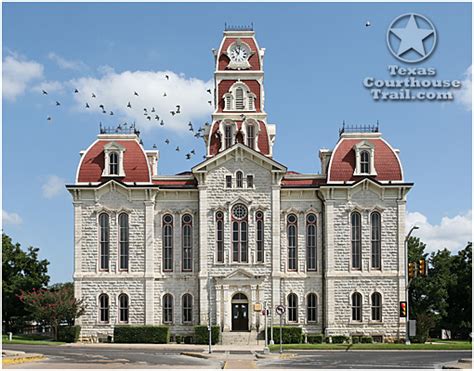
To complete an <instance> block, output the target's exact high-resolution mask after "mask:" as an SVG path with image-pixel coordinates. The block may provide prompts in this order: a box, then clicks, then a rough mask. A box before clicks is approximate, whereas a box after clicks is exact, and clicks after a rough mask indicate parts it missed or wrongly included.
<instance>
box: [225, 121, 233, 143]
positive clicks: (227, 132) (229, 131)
mask: <svg viewBox="0 0 474 371" xmlns="http://www.w3.org/2000/svg"><path fill="white" fill-rule="evenodd" d="M224 139H225V148H229V147H231V146H232V126H231V125H226V126H225V127H224Z"/></svg>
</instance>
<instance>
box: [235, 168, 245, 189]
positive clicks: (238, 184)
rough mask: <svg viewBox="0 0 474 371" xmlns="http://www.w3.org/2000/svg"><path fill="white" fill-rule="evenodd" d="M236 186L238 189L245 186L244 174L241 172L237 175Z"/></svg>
mask: <svg viewBox="0 0 474 371" xmlns="http://www.w3.org/2000/svg"><path fill="white" fill-rule="evenodd" d="M235 186H236V187H237V188H243V186H244V174H242V172H241V171H237V172H236V173H235Z"/></svg>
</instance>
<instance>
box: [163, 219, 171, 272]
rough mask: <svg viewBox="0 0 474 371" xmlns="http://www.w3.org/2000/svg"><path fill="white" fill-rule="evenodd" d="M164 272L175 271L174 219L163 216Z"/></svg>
mask: <svg viewBox="0 0 474 371" xmlns="http://www.w3.org/2000/svg"><path fill="white" fill-rule="evenodd" d="M163 270H164V271H168V272H170V271H172V270H173V217H172V216H171V215H170V214H166V215H164V216H163Z"/></svg>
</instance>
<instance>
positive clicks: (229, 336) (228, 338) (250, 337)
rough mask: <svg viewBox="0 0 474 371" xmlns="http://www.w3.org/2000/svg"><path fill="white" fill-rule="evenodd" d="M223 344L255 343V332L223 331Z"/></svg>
mask: <svg viewBox="0 0 474 371" xmlns="http://www.w3.org/2000/svg"><path fill="white" fill-rule="evenodd" d="M222 344H223V345H257V344H258V343H257V332H256V331H250V332H223V333H222Z"/></svg>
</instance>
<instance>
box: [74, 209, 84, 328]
mask: <svg viewBox="0 0 474 371" xmlns="http://www.w3.org/2000/svg"><path fill="white" fill-rule="evenodd" d="M73 205H74V274H73V276H74V296H75V297H76V298H77V299H82V287H81V279H82V278H81V276H82V274H81V273H82V272H81V270H82V261H81V259H82V201H74V202H73ZM76 321H77V324H78V325H80V324H81V317H79V318H78V319H77V320H76Z"/></svg>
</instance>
